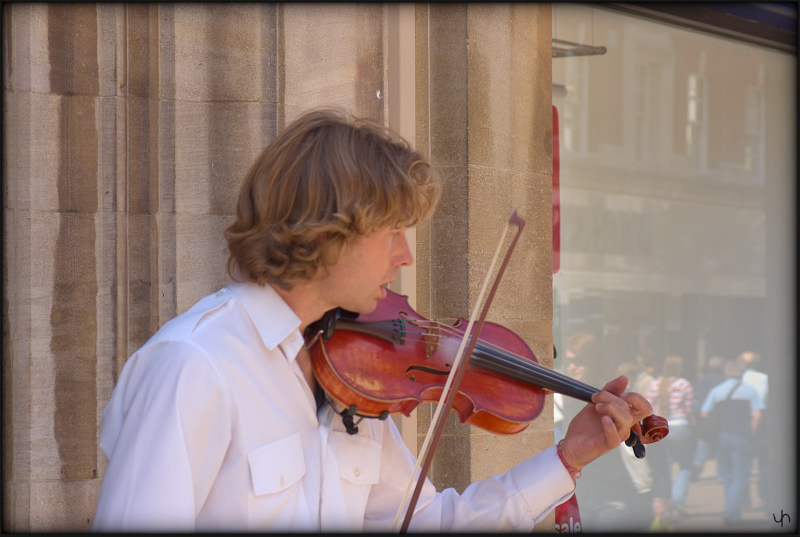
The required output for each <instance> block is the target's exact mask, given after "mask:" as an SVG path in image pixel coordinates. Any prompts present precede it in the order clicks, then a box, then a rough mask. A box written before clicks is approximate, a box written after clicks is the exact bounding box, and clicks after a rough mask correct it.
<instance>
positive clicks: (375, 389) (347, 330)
mask: <svg viewBox="0 0 800 537" xmlns="http://www.w3.org/2000/svg"><path fill="white" fill-rule="evenodd" d="M465 325H466V323H465V322H464V319H463V318H459V320H458V322H456V323H455V324H454V325H452V326H451V325H445V324H442V323H439V322H437V321H431V320H429V319H426V318H425V317H423V316H421V315H419V314H418V313H417V312H415V311H414V310H413V309H412V308H411V306H410V305H409V303H408V298H407V297H406V296H403V295H399V294H397V293H394V292H393V291H391V290H389V289H387V290H386V297H385V298H384V299H382V300H379V301H378V306H377V308H376V309H375V311H373V312H372V313H369V314H365V315H354V314H351V315H349V316H347V315H346V314H343V313H342V312H341V311H340V310H333V311H331V312H328V314H326V316H325V317H323V319H321V320H320V321H319V322H318V323H315V324H314V325H312V326H310V327H309V329H308V330H307V332H306V340H307V343H306V346H307V349H308V353H309V356H310V359H311V366H312V369H313V371H314V375H315V376H316V379H317V382H318V383H319V384H320V386H322V388H323V389H324V390H325V392H326V393H327V394H328V397H329V398H330V399H332V400H333V402H334V403H336V405H337V406H338V407H340V408H337V409H336V410H337V412H339V413H340V414H342V416H343V417H345V418H346V419H348V418H349V419H350V420H351V421H350V423H351V425H350V426H349V427H348V430H350V431H357V428H355V427H354V426H353V425H352V417H353V416H356V415H357V416H361V417H372V418H380V419H385V418H386V417H388V416H389V415H390V414H394V413H397V412H400V413H402V414H404V415H406V416H408V415H410V414H411V412H412V411H413V410H414V409H415V408H416V407H417V406H419V404H421V403H422V402H425V401H438V400H439V399H440V397H441V395H442V392H443V390H444V388H445V384H446V383H447V378H448V375H449V374H450V370H451V369H452V366H453V363H454V361H455V359H456V356H457V354H458V350H459V347H460V346H461V345H462V340H463V338H464V333H465V331H466V326H465ZM470 337H474V334H473V335H472V336H470ZM478 337H479V339H478V341H477V342H476V343H477V344H476V345H475V346H474V348H473V352H472V355H471V356H470V357H469V361H468V363H467V364H464V367H466V370H465V371H464V375H463V376H462V379H461V383H460V385H459V388H458V391H457V392H456V394H455V397H454V399H453V405H452V409H453V410H454V411H455V412H456V413H457V414H458V416H459V419H460V420H461V423H466V424H471V425H475V426H476V427H480V428H481V429H484V430H487V431H490V432H493V433H496V434H515V433H518V432H520V431H522V430H524V429H525V428H526V427H527V426H528V425H529V424H530V422H531V421H533V420H534V419H536V418H537V417H538V416H539V414H541V412H542V410H543V408H544V404H545V397H546V396H547V394H548V393H551V392H557V393H562V394H564V395H567V396H570V397H574V398H577V399H580V400H583V401H586V402H591V398H592V395H593V394H594V393H596V392H599V391H600V390H599V389H597V388H594V387H592V386H589V385H587V384H584V383H582V382H580V381H577V380H575V379H572V378H570V377H568V376H566V375H564V374H562V373H559V372H557V371H554V370H552V369H550V368H548V367H545V366H542V365H541V364H539V363H538V360H537V359H536V356H535V355H534V353H533V351H531V349H530V348H529V347H528V345H527V344H525V342H524V341H523V340H522V338H520V337H519V336H518V335H517V334H516V333H514V332H512V331H511V330H509V329H507V328H505V327H503V326H501V325H499V324H496V323H490V322H484V323H483V328H482V329H481V332H480V334H479V335H478ZM465 359H466V358H465ZM346 424H347V422H346ZM631 431H632V434H631V438H629V440H628V441H627V442H626V443H628V445H629V446H631V447H633V448H634V452H635V453H637V457H640V458H641V457H643V456H644V451H643V449H641V448H642V446H641V445H642V444H648V443H651V442H657V441H658V440H660V439H662V438H663V437H665V436H666V435H667V434H668V433H669V428H668V424H667V421H666V420H665V419H664V418H662V417H659V416H648V417H647V418H645V419H644V420H643V421H642V422H641V424H638V423H637V424H635V425H634V426H633V428H632V429H631Z"/></svg>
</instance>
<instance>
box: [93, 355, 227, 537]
mask: <svg viewBox="0 0 800 537" xmlns="http://www.w3.org/2000/svg"><path fill="white" fill-rule="evenodd" d="M231 406H232V404H231V400H230V397H229V395H228V391H227V390H226V388H225V385H224V383H223V382H222V380H221V378H220V375H219V374H218V372H217V370H216V368H215V367H214V366H213V364H211V363H210V362H209V361H208V359H207V357H206V356H205V355H204V354H203V353H202V352H201V351H200V350H199V349H197V348H196V347H194V346H193V345H191V344H190V343H175V342H172V343H158V344H155V345H154V347H153V348H152V349H148V352H146V353H141V352H140V353H139V354H137V355H134V356H133V357H131V359H129V360H128V363H126V365H125V368H124V369H123V373H122V375H121V376H120V379H119V382H118V383H117V386H116V388H115V390H114V394H113V395H112V399H111V401H110V402H109V404H108V406H107V407H106V409H105V411H104V413H103V430H102V433H101V439H100V446H101V447H102V448H103V450H104V451H105V452H106V455H107V457H108V459H109V463H108V468H107V469H106V473H105V476H104V478H103V484H102V486H101V489H100V495H99V498H98V503H97V510H96V513H95V520H94V524H93V528H92V529H93V531H103V532H108V531H147V530H158V531H193V530H194V529H195V517H196V515H197V513H198V511H199V509H200V508H201V507H202V505H203V502H204V499H205V497H206V496H207V494H208V491H209V489H210V487H211V485H212V483H213V480H214V477H215V476H216V474H217V471H218V469H219V466H220V464H221V463H222V460H223V457H224V454H225V451H226V449H227V446H228V443H229V441H230V437H231V433H230V431H231V424H232V419H231Z"/></svg>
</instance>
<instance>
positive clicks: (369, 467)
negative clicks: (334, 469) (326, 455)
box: [330, 431, 381, 485]
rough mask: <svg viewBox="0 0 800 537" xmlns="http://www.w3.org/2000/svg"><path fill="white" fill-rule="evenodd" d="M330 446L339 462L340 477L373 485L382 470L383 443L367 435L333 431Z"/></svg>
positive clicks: (360, 483)
mask: <svg viewBox="0 0 800 537" xmlns="http://www.w3.org/2000/svg"><path fill="white" fill-rule="evenodd" d="M330 446H331V448H332V449H333V451H334V453H335V454H336V460H337V461H338V463H339V477H341V478H342V479H343V480H344V481H347V482H350V483H352V484H354V485H373V484H375V483H377V482H378V480H379V478H380V472H381V445H380V444H379V443H378V442H376V441H375V440H373V439H371V438H367V437H365V436H351V435H349V434H347V433H344V432H340V431H332V432H331V436H330Z"/></svg>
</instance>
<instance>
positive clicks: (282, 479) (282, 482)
mask: <svg viewBox="0 0 800 537" xmlns="http://www.w3.org/2000/svg"><path fill="white" fill-rule="evenodd" d="M285 485H286V480H285V479H284V478H283V476H281V488H283V487H284V486H285Z"/></svg>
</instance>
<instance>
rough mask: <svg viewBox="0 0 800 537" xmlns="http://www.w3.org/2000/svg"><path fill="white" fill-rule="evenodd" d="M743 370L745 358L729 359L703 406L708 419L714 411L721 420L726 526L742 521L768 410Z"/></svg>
mask: <svg viewBox="0 0 800 537" xmlns="http://www.w3.org/2000/svg"><path fill="white" fill-rule="evenodd" d="M743 373H744V363H743V362H742V361H741V360H738V359H735V360H729V361H728V362H727V363H726V364H725V376H726V377H727V378H726V379H725V380H724V381H723V382H722V383H721V384H718V385H717V386H715V387H714V388H712V389H711V391H710V392H708V395H707V396H706V400H705V401H704V402H703V406H702V407H701V408H700V416H701V417H702V418H704V419H705V418H708V417H709V415H710V414H711V412H712V411H713V412H715V414H714V418H713V419H714V420H718V421H719V427H720V433H719V445H718V447H717V478H718V479H719V481H720V482H721V483H722V485H723V487H724V488H725V503H724V506H723V511H722V518H723V522H724V523H725V524H726V525H736V524H738V523H739V522H740V521H741V510H742V507H744V506H745V501H746V499H747V497H748V488H749V486H750V469H751V467H752V461H753V453H754V451H753V450H754V448H755V435H756V433H757V432H758V428H759V423H760V420H761V411H762V410H763V409H764V403H763V402H762V401H761V397H760V396H759V395H758V392H756V390H755V389H754V388H753V387H752V386H750V385H749V384H746V383H744V382H742V374H743ZM715 407H717V408H716V409H715Z"/></svg>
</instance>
